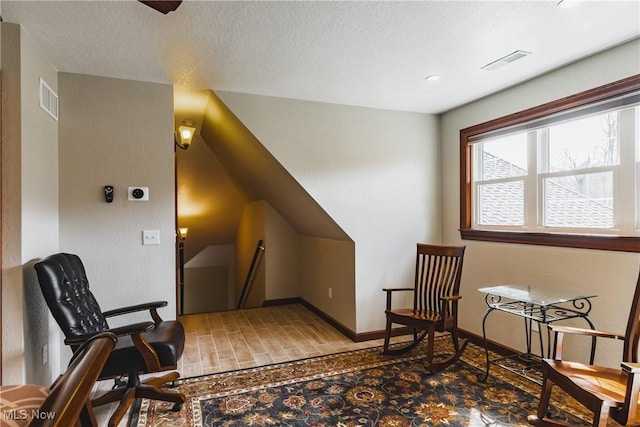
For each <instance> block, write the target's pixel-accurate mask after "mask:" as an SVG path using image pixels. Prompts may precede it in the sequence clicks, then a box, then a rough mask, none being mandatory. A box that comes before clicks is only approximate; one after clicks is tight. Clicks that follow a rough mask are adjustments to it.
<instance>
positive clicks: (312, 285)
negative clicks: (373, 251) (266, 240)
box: [300, 236, 356, 331]
mask: <svg viewBox="0 0 640 427" xmlns="http://www.w3.org/2000/svg"><path fill="white" fill-rule="evenodd" d="M355 277H356V253H355V244H354V243H353V242H343V241H340V240H331V239H320V238H317V237H309V236H301V238H300V296H301V297H302V298H304V299H305V300H306V301H308V302H310V303H311V304H313V305H314V306H315V307H317V308H319V309H320V310H322V311H323V312H324V313H326V314H327V315H329V316H330V317H331V318H332V319H334V320H336V321H338V322H339V323H340V324H342V325H343V326H345V327H346V328H348V329H350V330H352V331H355V330H356V328H355V326H356V312H355V310H354V309H353V307H355V305H356V301H355V297H356V295H355V292H354V284H355ZM329 288H331V298H329Z"/></svg>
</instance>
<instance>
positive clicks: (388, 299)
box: [382, 288, 415, 311]
mask: <svg viewBox="0 0 640 427" xmlns="http://www.w3.org/2000/svg"><path fill="white" fill-rule="evenodd" d="M382 290H383V291H385V292H386V293H387V311H389V310H391V295H392V293H393V292H395V291H415V289H414V288H383V289H382Z"/></svg>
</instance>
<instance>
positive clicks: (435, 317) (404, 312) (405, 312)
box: [389, 308, 442, 322]
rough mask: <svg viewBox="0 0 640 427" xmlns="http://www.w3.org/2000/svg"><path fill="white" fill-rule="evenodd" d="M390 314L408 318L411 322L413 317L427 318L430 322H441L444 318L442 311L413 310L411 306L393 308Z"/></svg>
mask: <svg viewBox="0 0 640 427" xmlns="http://www.w3.org/2000/svg"><path fill="white" fill-rule="evenodd" d="M389 315H390V316H396V317H398V318H406V319H407V322H410V321H411V319H415V320H417V321H423V320H427V321H430V322H439V321H440V320H441V319H442V316H440V313H437V312H435V311H424V310H423V311H420V310H419V311H413V310H411V309H410V308H405V309H399V310H391V311H390V312H389Z"/></svg>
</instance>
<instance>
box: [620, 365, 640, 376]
mask: <svg viewBox="0 0 640 427" xmlns="http://www.w3.org/2000/svg"><path fill="white" fill-rule="evenodd" d="M620 366H621V367H622V370H623V371H625V372H627V373H631V374H637V373H640V363H631V362H622V363H621V364H620Z"/></svg>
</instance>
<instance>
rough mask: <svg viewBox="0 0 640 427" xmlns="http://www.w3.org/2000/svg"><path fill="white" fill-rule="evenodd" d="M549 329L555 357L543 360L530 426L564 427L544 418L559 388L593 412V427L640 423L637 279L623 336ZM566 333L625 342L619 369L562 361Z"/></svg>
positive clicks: (639, 288) (556, 327) (639, 294)
mask: <svg viewBox="0 0 640 427" xmlns="http://www.w3.org/2000/svg"><path fill="white" fill-rule="evenodd" d="M550 328H551V329H552V330H553V331H554V336H555V343H556V346H555V351H554V358H553V359H544V360H543V361H542V393H541V395H540V402H539V404H538V411H537V413H536V415H530V416H529V418H528V419H529V423H530V424H532V425H534V426H542V427H549V426H561V425H565V424H562V423H559V422H558V421H556V420H554V419H551V418H549V416H548V415H547V408H548V406H549V402H550V400H551V393H552V389H553V387H554V386H558V387H559V388H561V389H562V390H564V391H565V392H566V393H567V394H568V395H570V396H571V397H573V398H574V399H576V400H577V401H578V402H580V403H581V404H582V405H584V406H585V407H586V408H588V409H589V410H590V411H592V412H593V421H592V425H593V426H594V427H606V426H607V425H608V423H609V422H610V419H613V420H615V421H616V422H617V423H618V424H620V425H623V426H632V425H638V424H640V414H639V413H638V412H639V411H638V407H639V405H640V364H639V363H638V348H639V347H638V346H639V343H640V276H639V277H638V282H637V284H636V290H635V294H634V297H633V300H632V302H631V309H630V312H629V319H628V321H627V329H626V333H625V335H620V334H614V333H610V332H601V331H596V330H591V329H582V328H574V327H567V326H559V325H551V326H550ZM566 334H574V335H583V336H592V337H597V338H608V339H618V340H620V339H622V340H624V347H623V354H622V363H621V365H620V368H610V367H605V366H598V365H591V364H584V363H578V362H573V361H565V360H562V351H563V343H564V336H565V335H566Z"/></svg>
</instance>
